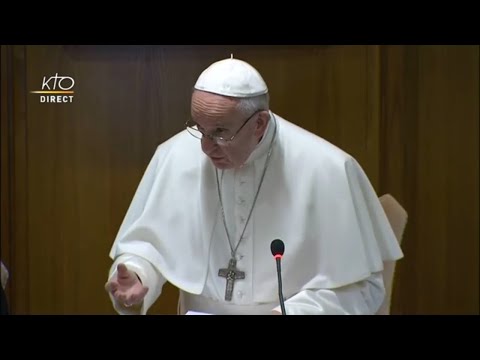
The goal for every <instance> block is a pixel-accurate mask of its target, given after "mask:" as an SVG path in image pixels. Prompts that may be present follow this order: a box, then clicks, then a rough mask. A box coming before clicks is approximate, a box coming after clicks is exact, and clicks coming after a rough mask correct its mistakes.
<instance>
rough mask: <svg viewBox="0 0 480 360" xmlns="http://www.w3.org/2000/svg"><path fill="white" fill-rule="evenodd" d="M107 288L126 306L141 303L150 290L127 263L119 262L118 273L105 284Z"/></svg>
mask: <svg viewBox="0 0 480 360" xmlns="http://www.w3.org/2000/svg"><path fill="white" fill-rule="evenodd" d="M105 290H107V291H108V292H109V293H111V294H112V295H113V297H114V298H115V300H117V301H118V302H119V303H120V304H122V305H123V306H125V307H130V306H133V305H139V304H141V303H142V302H143V298H144V297H145V295H146V294H147V292H148V287H146V286H143V285H142V282H141V281H140V279H139V278H138V276H137V274H135V273H134V272H133V271H131V270H128V269H127V267H126V266H125V264H118V266H117V274H116V275H115V276H114V277H113V278H112V279H111V280H110V281H109V282H107V283H106V284H105Z"/></svg>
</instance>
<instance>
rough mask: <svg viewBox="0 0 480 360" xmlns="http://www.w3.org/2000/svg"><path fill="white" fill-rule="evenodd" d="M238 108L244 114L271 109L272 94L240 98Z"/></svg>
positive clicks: (248, 114)
mask: <svg viewBox="0 0 480 360" xmlns="http://www.w3.org/2000/svg"><path fill="white" fill-rule="evenodd" d="M237 110H239V111H240V112H241V113H242V114H244V116H252V115H253V113H255V112H256V111H259V110H270V96H269V94H268V93H267V94H263V95H259V96H254V97H249V98H243V99H240V100H239V101H238V103H237Z"/></svg>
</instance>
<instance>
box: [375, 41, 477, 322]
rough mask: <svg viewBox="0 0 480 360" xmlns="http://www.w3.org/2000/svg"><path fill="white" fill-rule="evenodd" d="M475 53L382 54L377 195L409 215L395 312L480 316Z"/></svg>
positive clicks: (437, 49)
mask: <svg viewBox="0 0 480 360" xmlns="http://www.w3.org/2000/svg"><path fill="white" fill-rule="evenodd" d="M478 50H479V48H478V46H412V47H408V46H391V47H387V48H386V49H385V50H384V52H383V57H382V59H383V61H382V66H383V72H382V74H383V81H382V84H383V90H382V94H383V104H384V107H383V110H384V111H383V116H382V132H381V134H382V140H381V141H382V147H381V154H382V155H381V156H382V160H381V174H382V182H381V189H382V191H383V192H386V191H388V192H390V193H392V194H393V195H394V196H395V197H397V199H399V201H400V202H401V203H402V204H404V206H405V208H406V210H407V211H408V212H409V224H408V226H407V231H406V233H405V240H404V242H403V248H404V251H405V259H404V260H402V261H401V262H400V263H399V264H398V265H399V267H398V272H397V278H396V285H395V290H394V301H393V304H394V306H393V312H394V313H402V314H405V313H407V314H425V313H427V314H444V313H449V314H478V313H479V298H478V291H479V278H478V273H479V268H478V266H479V260H478V259H479V248H478V241H479V221H478V219H479V214H478V185H479V180H478V170H479V165H478V156H479V151H478V150H479V149H478V146H479V141H478V130H479V129H478V121H479V112H478V111H479V110H478V101H479V74H478V69H479V55H478V53H479V51H478Z"/></svg>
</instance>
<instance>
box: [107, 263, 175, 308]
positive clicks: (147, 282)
mask: <svg viewBox="0 0 480 360" xmlns="http://www.w3.org/2000/svg"><path fill="white" fill-rule="evenodd" d="M119 263H124V264H125V265H126V266H127V268H128V269H129V270H132V271H133V272H135V273H136V274H137V276H138V277H139V278H140V280H141V281H142V284H143V285H144V286H147V287H148V292H147V294H146V295H145V298H144V299H143V304H142V307H141V309H140V313H138V312H134V311H133V310H132V308H127V307H124V306H123V304H119V303H118V302H117V301H116V300H115V299H114V298H113V296H112V295H111V294H110V293H109V295H110V299H111V301H112V304H113V307H114V309H115V310H116V311H117V312H118V313H119V314H121V315H146V313H147V311H148V309H149V308H150V307H151V306H152V305H153V303H155V301H157V299H158V297H159V296H160V294H161V293H162V288H163V285H164V284H165V283H166V279H165V278H164V277H163V276H162V274H160V273H159V272H158V271H157V270H156V269H155V267H154V266H153V265H152V264H151V263H150V262H149V261H148V260H145V259H144V258H141V257H139V256H136V255H132V254H123V255H121V256H119V257H118V258H116V259H115V261H114V263H113V264H112V266H111V268H110V274H109V277H108V278H109V280H110V279H111V278H112V277H113V276H114V275H115V274H116V272H117V266H118V264H119Z"/></svg>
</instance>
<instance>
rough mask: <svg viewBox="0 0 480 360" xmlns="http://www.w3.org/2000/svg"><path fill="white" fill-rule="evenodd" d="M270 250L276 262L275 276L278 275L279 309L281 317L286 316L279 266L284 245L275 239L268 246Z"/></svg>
mask: <svg viewBox="0 0 480 360" xmlns="http://www.w3.org/2000/svg"><path fill="white" fill-rule="evenodd" d="M270 250H271V251H272V255H273V257H274V258H275V260H276V262H277V275H278V297H279V299H280V308H281V309H282V315H287V312H286V311H285V304H284V300H283V293H282V268H281V266H280V260H281V259H282V256H283V253H284V251H285V244H284V243H283V241H282V240H280V239H275V240H273V241H272V243H271V244H270Z"/></svg>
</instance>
